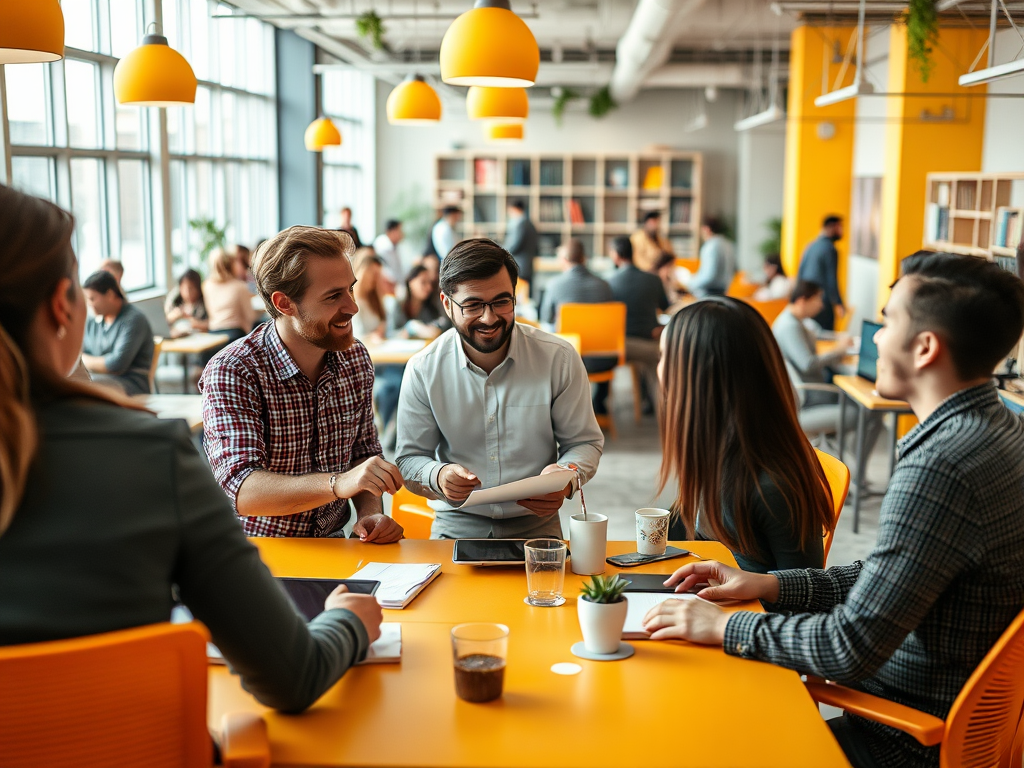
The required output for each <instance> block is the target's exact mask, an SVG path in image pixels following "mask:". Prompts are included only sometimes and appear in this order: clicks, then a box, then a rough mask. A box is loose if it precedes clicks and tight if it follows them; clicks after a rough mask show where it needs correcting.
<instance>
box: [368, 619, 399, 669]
mask: <svg viewBox="0 0 1024 768" xmlns="http://www.w3.org/2000/svg"><path fill="white" fill-rule="evenodd" d="M401 660H402V625H401V624H381V625H380V637H378V638H377V639H376V640H374V641H373V642H372V643H371V644H370V648H369V650H368V651H367V652H366V658H365V659H363V660H362V661H360V662H359V663H360V664H397V663H398V662H399V661H401Z"/></svg>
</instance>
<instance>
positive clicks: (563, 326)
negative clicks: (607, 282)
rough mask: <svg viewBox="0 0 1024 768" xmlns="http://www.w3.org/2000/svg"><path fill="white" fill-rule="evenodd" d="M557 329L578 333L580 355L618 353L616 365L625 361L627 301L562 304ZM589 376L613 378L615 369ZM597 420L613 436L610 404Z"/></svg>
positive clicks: (594, 379)
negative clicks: (606, 411) (605, 412)
mask: <svg viewBox="0 0 1024 768" xmlns="http://www.w3.org/2000/svg"><path fill="white" fill-rule="evenodd" d="M558 332H559V333H576V334H579V337H580V354H581V355H582V356H583V357H617V358H618V359H619V362H618V364H619V365H623V364H624V363H625V362H626V305H625V304H623V303H622V302H621V301H609V302H605V303H603V304H562V305H561V306H560V307H559V308H558ZM588 378H589V379H590V383H591V384H600V383H602V382H609V383H610V382H611V381H612V379H614V378H615V370H614V369H612V370H610V371H603V372H601V373H591V374H590V375H589V376H588ZM636 396H637V394H636V393H634V397H636ZM597 423H598V424H599V425H600V426H601V427H602V428H604V429H607V430H608V434H609V435H610V436H611V437H612V438H614V437H615V434H616V433H615V420H614V418H612V408H611V407H610V405H609V408H608V413H607V414H602V415H599V416H598V417H597Z"/></svg>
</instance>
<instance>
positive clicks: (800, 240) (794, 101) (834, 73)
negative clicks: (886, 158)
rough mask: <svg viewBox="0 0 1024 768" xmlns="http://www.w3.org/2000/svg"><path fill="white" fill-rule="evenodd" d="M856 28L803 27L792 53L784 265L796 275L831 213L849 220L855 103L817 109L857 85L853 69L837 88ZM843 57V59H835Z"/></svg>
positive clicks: (842, 275)
mask: <svg viewBox="0 0 1024 768" xmlns="http://www.w3.org/2000/svg"><path fill="white" fill-rule="evenodd" d="M855 33H856V29H855V28H854V27H807V26H804V27H798V28H797V29H795V30H793V36H792V40H791V45H790V52H789V105H788V109H787V120H786V177H785V183H784V193H783V208H782V260H783V264H784V265H785V268H786V273H787V274H789V275H795V274H796V270H797V268H798V267H799V265H800V256H801V254H802V253H803V251H804V248H806V247H807V244H808V243H810V242H811V241H812V240H813V239H814V238H815V237H817V236H818V232H819V231H820V229H821V220H822V219H823V218H824V217H825V216H827V215H828V214H830V213H835V214H838V215H840V216H842V217H843V218H844V219H849V214H850V194H851V189H852V186H853V178H852V174H853V137H854V130H853V128H854V117H855V114H856V111H855V110H856V101H855V100H853V99H850V100H849V101H844V102H840V103H839V104H833V105H832V106H830V107H820V108H819V107H815V106H814V99H815V98H816V97H818V96H821V95H822V93H823V92H825V91H833V90H835V89H837V88H842V87H844V86H847V85H850V84H852V83H853V73H854V67H853V63H852V61H851V64H850V65H849V66H848V67H847V68H846V72H845V73H843V77H842V79H841V80H840V81H839V82H838V83H837V82H836V78H837V77H838V76H839V74H840V72H841V71H842V68H843V64H842V60H843V58H844V55H845V54H846V52H847V50H848V46H849V45H850V43H851V39H852V38H854V37H855ZM837 53H838V56H837V55H836V54H837ZM837 246H838V250H839V286H840V290H842V289H843V288H844V287H845V283H846V247H845V245H844V243H843V242H842V241H841V242H839V243H838V244H837Z"/></svg>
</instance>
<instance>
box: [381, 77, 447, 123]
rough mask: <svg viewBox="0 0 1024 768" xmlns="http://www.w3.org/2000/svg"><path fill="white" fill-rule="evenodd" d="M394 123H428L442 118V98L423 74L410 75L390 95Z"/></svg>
mask: <svg viewBox="0 0 1024 768" xmlns="http://www.w3.org/2000/svg"><path fill="white" fill-rule="evenodd" d="M387 112H388V122H389V123H391V124H392V125H428V124H430V123H436V122H437V121H439V120H440V119H441V99H439V98H438V97H437V93H436V92H435V91H434V89H433V88H431V87H430V84H429V83H427V81H426V80H424V79H423V76H422V75H409V76H408V77H407V78H405V80H404V81H402V82H401V83H399V84H398V85H397V86H395V89H394V90H393V91H391V95H390V96H388V103H387Z"/></svg>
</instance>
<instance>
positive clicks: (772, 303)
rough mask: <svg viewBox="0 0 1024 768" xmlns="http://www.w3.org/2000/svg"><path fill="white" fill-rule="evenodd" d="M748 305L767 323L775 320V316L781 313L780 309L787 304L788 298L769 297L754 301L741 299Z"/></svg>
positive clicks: (769, 323)
mask: <svg viewBox="0 0 1024 768" xmlns="http://www.w3.org/2000/svg"><path fill="white" fill-rule="evenodd" d="M743 301H745V302H747V304H749V305H750V306H752V307H753V308H754V309H756V310H757V311H758V312H759V313H760V315H761V317H763V318H764V319H765V322H766V323H768V325H771V324H772V323H774V322H775V318H776V317H778V316H779V315H781V314H782V310H784V309H785V308H786V306H787V305H788V304H789V299H769V300H768V301H755V300H754V299H743Z"/></svg>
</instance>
